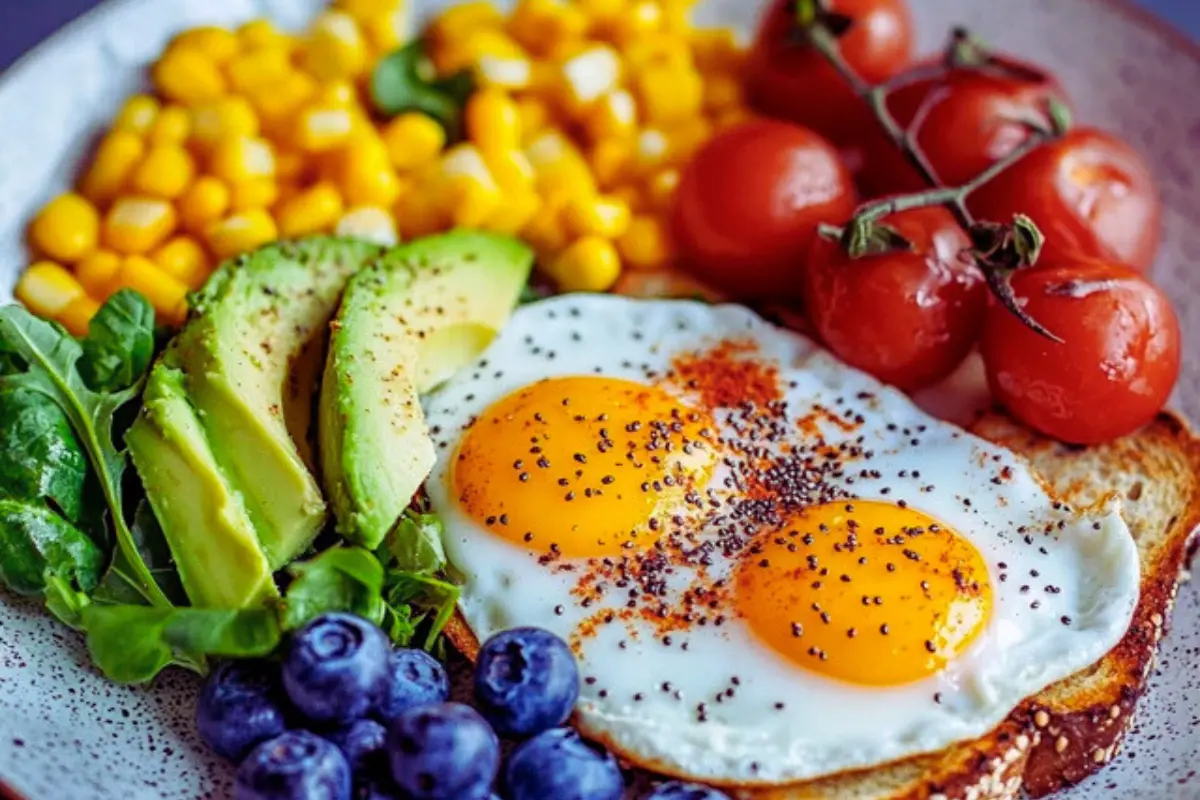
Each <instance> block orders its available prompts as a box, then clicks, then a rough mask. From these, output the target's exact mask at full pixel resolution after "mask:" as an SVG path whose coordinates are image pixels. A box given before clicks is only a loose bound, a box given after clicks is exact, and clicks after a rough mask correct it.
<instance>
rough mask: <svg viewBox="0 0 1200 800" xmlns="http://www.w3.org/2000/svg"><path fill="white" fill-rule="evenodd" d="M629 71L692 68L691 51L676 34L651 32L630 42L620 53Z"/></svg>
mask: <svg viewBox="0 0 1200 800" xmlns="http://www.w3.org/2000/svg"><path fill="white" fill-rule="evenodd" d="M622 54H623V55H624V56H625V60H626V61H627V62H628V63H629V69H630V71H631V72H640V71H641V70H643V69H646V68H648V67H671V68H673V69H692V66H693V64H692V51H691V49H689V47H688V44H687V42H686V41H684V40H683V39H681V38H679V37H678V36H674V35H672V34H669V33H652V34H650V35H648V36H643V37H641V38H639V39H635V40H634V41H632V42H630V43H629V45H628V46H627V47H626V48H625V50H624V52H623V53H622Z"/></svg>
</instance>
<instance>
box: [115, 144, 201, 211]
mask: <svg viewBox="0 0 1200 800" xmlns="http://www.w3.org/2000/svg"><path fill="white" fill-rule="evenodd" d="M195 176H196V165H195V163H194V162H193V161H192V157H191V155H190V154H189V153H188V151H187V150H184V149H183V148H182V147H180V146H179V145H177V144H159V145H155V146H153V147H151V148H150V150H149V151H148V152H147V153H146V157H145V159H143V160H142V163H141V164H139V165H138V167H137V169H135V170H134V171H133V175H132V176H130V187H131V188H132V189H133V190H134V191H135V192H137V193H139V194H144V195H147V196H149V197H162V198H165V199H167V200H174V199H175V198H176V197H179V196H180V195H181V194H183V193H184V191H186V190H187V188H188V185H189V184H191V182H192V179H193V178H194V177H195Z"/></svg>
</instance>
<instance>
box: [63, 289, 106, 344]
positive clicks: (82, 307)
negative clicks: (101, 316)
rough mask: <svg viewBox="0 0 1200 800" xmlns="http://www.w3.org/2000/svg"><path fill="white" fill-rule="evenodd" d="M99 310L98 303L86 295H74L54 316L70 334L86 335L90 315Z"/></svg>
mask: <svg viewBox="0 0 1200 800" xmlns="http://www.w3.org/2000/svg"><path fill="white" fill-rule="evenodd" d="M99 310H100V304H99V303H97V302H96V301H95V300H93V299H92V298H90V297H88V296H87V295H83V296H81V297H76V298H75V299H74V300H72V301H71V302H70V303H69V304H68V305H67V307H66V308H64V309H63V310H62V311H60V312H59V313H58V316H57V317H56V318H55V319H56V321H57V322H58V324H59V325H62V326H63V327H64V328H66V329H67V333H69V334H71V335H72V336H77V337H83V336H87V333H88V328H90V327H91V324H92V317H94V316H96V312H97V311H99Z"/></svg>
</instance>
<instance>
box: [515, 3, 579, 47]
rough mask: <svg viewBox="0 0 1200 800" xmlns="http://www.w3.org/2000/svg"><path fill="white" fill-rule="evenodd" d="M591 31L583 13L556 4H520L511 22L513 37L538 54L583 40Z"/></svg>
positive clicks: (571, 7) (568, 6) (573, 7)
mask: <svg viewBox="0 0 1200 800" xmlns="http://www.w3.org/2000/svg"><path fill="white" fill-rule="evenodd" d="M587 27H588V19H587V17H586V16H585V15H584V13H583V12H582V11H580V10H579V9H578V8H576V7H575V6H573V5H566V4H562V3H558V2H556V0H520V2H519V3H517V7H516V8H515V9H514V10H513V13H512V16H511V17H509V20H508V33H509V35H510V36H512V37H513V38H514V39H516V40H517V41H518V42H520V43H521V44H522V45H524V46H525V47H527V48H529V49H530V50H531V51H533V52H535V53H546V52H548V51H549V50H551V49H553V48H554V47H555V46H558V45H561V44H562V43H564V42H569V41H572V40H575V39H579V38H581V37H582V36H583V34H584V32H585V31H586V30H587Z"/></svg>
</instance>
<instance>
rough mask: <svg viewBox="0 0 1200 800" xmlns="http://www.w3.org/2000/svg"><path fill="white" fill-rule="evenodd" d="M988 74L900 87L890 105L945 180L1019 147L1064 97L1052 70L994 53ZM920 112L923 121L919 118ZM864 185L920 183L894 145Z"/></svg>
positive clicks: (955, 180) (898, 188) (959, 179)
mask: <svg viewBox="0 0 1200 800" xmlns="http://www.w3.org/2000/svg"><path fill="white" fill-rule="evenodd" d="M996 61H997V62H998V63H997V65H996V66H993V67H990V68H989V69H988V70H987V71H986V72H984V71H977V70H969V69H956V70H952V71H950V72H949V73H947V74H945V75H944V76H942V77H941V78H938V79H931V80H924V81H918V82H917V83H914V84H912V85H910V86H905V87H901V88H900V89H898V90H897V91H895V92H894V93H893V94H892V95H891V96H890V97H889V98H888V108H889V109H890V110H891V112H892V116H893V117H895V118H896V121H897V122H898V123H900V125H901V126H903V127H905V128H909V127H912V126H914V123H916V125H915V127H916V130H917V144H919V145H920V147H921V149H922V150H923V151H924V153H925V155H926V157H927V158H928V159H929V163H930V164H931V165H932V166H933V167H934V170H935V171H936V172H937V176H938V178H940V179H941V181H942V183H944V184H947V185H949V186H958V185H961V184H964V183H966V182H967V181H969V180H971V178H974V177H975V176H976V175H978V174H979V173H980V172H983V171H984V170H985V169H987V168H988V167H989V166H991V165H992V164H993V163H994V162H996V161H998V160H999V159H1001V158H1003V157H1004V156H1006V155H1008V154H1009V153H1011V152H1012V151H1013V150H1015V149H1016V148H1018V147H1020V146H1021V144H1023V143H1024V142H1025V141H1026V139H1028V138H1029V136H1030V135H1031V126H1035V127H1041V128H1044V129H1047V130H1048V129H1050V125H1051V122H1050V117H1049V114H1048V103H1049V101H1050V100H1051V99H1052V98H1053V99H1056V100H1058V101H1060V102H1062V103H1064V104H1066V103H1067V96H1066V93H1065V92H1064V91H1063V89H1062V87H1061V86H1059V84H1058V81H1057V80H1056V79H1055V78H1054V76H1052V75H1050V74H1049V73H1047V72H1045V71H1044V70H1042V69H1041V68H1039V67H1035V66H1033V65H1032V64H1027V63H1024V62H1021V61H1017V60H1016V59H1012V58H1008V57H1006V56H996ZM918 115H920V119H918ZM862 183H863V185H864V189H865V190H866V191H867V192H868V193H870V194H892V193H899V192H911V191H915V190H917V189H920V188H922V187H923V186H924V183H923V181H922V180H921V178H920V176H919V175H918V174H917V172H916V170H914V169H913V168H912V167H911V166H909V164H908V162H906V161H905V160H904V157H903V156H902V155H901V154H900V153H899V151H897V150H895V148H892V150H891V151H890V152H889V153H886V154H881V155H878V156H876V157H875V158H874V159H872V160H871V163H870V164H869V168H868V170H867V171H866V172H865V173H864V175H863V179H862Z"/></svg>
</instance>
